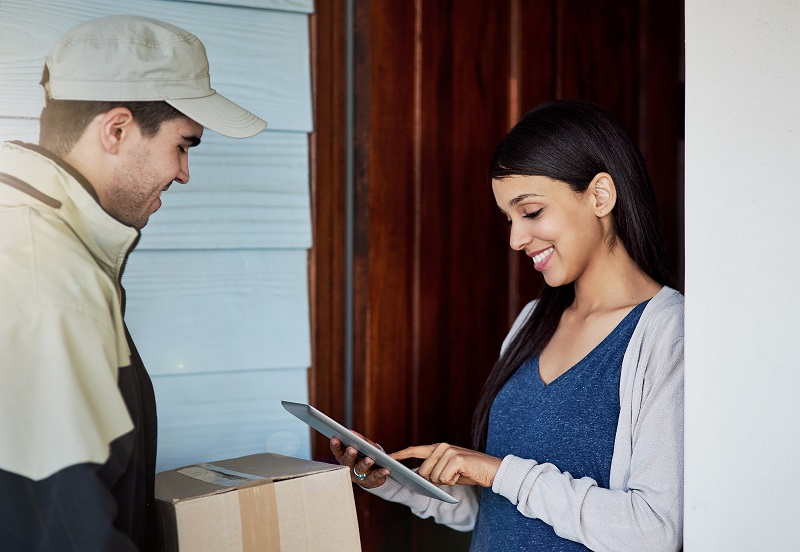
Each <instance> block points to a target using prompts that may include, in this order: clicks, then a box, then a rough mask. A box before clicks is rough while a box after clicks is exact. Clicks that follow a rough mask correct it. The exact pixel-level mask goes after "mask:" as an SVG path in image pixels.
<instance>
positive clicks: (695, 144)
mask: <svg viewBox="0 0 800 552" xmlns="http://www.w3.org/2000/svg"><path fill="white" fill-rule="evenodd" d="M799 169H800V3H799V2H797V0H759V1H754V0H691V1H687V2H686V299H687V301H686V305H687V306H686V504H685V506H686V527H685V535H686V541H685V542H686V550H688V551H690V552H694V551H702V552H706V551H723V550H724V551H740V550H741V551H755V550H764V551H770V552H772V551H784V550H785V551H795V550H800V477H798V475H797V474H798V471H800V399H799V398H798V395H800V360H799V359H800V354H798V353H799V351H798V349H797V345H798V343H800V170H799Z"/></svg>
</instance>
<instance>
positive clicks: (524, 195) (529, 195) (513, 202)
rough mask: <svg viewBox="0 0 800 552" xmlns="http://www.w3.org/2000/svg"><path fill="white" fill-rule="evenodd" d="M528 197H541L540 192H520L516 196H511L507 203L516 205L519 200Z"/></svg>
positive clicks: (511, 205)
mask: <svg viewBox="0 0 800 552" xmlns="http://www.w3.org/2000/svg"><path fill="white" fill-rule="evenodd" d="M529 197H542V196H541V195H540V194H532V193H531V194H520V195H518V196H517V197H515V198H513V199H512V200H511V201H509V202H508V205H509V206H510V207H513V206H514V205H516V204H517V203H519V202H520V201H524V200H526V199H528V198H529Z"/></svg>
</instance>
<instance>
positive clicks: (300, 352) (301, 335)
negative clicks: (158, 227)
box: [123, 250, 311, 375]
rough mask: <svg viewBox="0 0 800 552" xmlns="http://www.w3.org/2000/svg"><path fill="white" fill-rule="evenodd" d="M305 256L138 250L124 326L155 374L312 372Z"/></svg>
mask: <svg viewBox="0 0 800 552" xmlns="http://www.w3.org/2000/svg"><path fill="white" fill-rule="evenodd" d="M307 282H308V277H307V252H306V251H304V250H243V251H233V250H221V251H138V250H137V251H134V253H132V254H131V256H130V259H129V261H128V265H127V268H126V271H125V274H124V276H123V285H124V286H125V288H126V290H127V312H126V320H127V323H128V327H129V328H130V331H131V335H132V336H133V338H134V340H135V342H136V346H137V348H138V349H139V353H140V354H141V356H142V359H143V360H144V362H145V364H146V365H147V367H148V371H149V372H150V373H151V374H154V375H169V374H173V375H177V374H187V373H212V372H234V371H242V370H262V369H280V368H285V367H297V368H307V367H308V366H310V364H311V353H310V329H309V312H308V284H307Z"/></svg>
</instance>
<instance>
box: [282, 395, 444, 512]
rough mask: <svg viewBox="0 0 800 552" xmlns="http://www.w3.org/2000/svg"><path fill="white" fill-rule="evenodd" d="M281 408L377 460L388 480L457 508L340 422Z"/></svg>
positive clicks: (299, 408) (300, 407)
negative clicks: (390, 479) (387, 474)
mask: <svg viewBox="0 0 800 552" xmlns="http://www.w3.org/2000/svg"><path fill="white" fill-rule="evenodd" d="M281 404H282V405H283V407H284V408H285V409H286V410H288V411H289V413H291V414H293V415H295V416H296V417H298V418H300V419H301V420H302V421H304V422H305V423H307V424H308V425H309V426H311V427H313V428H314V429H316V430H317V431H319V432H320V433H322V434H323V435H325V436H326V437H328V438H331V437H336V438H337V439H339V440H340V441H341V442H342V443H343V444H344V445H345V446H351V447H353V448H354V449H356V450H357V451H358V452H360V453H361V454H363V455H365V456H369V457H370V458H372V459H373V460H375V464H376V465H378V466H380V467H382V468H386V469H388V470H389V471H391V474H389V477H391V478H392V479H394V480H395V481H397V482H398V483H400V484H401V485H403V486H405V487H408V488H409V489H411V490H413V491H415V492H418V493H420V494H424V495H425V496H429V497H431V498H436V499H438V500H443V501H444V502H449V503H450V504H458V500H456V499H455V498H453V497H452V496H450V495H449V494H447V493H446V492H444V491H443V490H442V489H440V488H439V487H437V486H436V485H434V484H433V483H431V482H430V481H428V480H427V479H423V478H422V477H421V476H419V475H417V474H416V473H415V472H414V471H412V470H410V469H409V468H407V467H406V466H404V465H403V464H401V463H400V462H398V461H397V460H395V459H394V458H392V457H391V456H389V455H388V454H386V453H385V452H384V451H382V450H381V449H379V448H377V447H375V446H373V445H370V444H369V442H367V441H365V440H364V439H362V438H361V437H359V436H358V435H356V434H355V433H353V432H352V431H350V430H349V429H347V428H346V427H344V426H343V425H341V424H339V423H338V422H336V421H334V420H332V419H330V418H329V417H327V416H326V415H325V414H323V413H322V412H320V411H319V410H317V409H316V408H314V407H313V406H310V405H307V404H303V403H294V402H289V401H281Z"/></svg>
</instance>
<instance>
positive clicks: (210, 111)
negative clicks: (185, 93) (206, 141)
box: [166, 93, 267, 138]
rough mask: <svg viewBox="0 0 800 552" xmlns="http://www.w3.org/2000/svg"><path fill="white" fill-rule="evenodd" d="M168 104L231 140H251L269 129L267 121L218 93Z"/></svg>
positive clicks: (173, 101)
mask: <svg viewBox="0 0 800 552" xmlns="http://www.w3.org/2000/svg"><path fill="white" fill-rule="evenodd" d="M166 102H167V103H168V104H170V105H171V106H172V107H174V108H175V109H177V110H178V111H180V112H181V113H183V114H184V115H186V116H187V117H189V118H190V119H193V120H195V121H197V122H198V123H200V124H201V125H203V126H204V127H206V128H209V129H211V130H213V131H214V132H218V133H220V134H222V135H223V136H228V137H230V138H249V137H250V136H255V135H256V134H258V133H259V132H261V131H262V130H264V129H265V128H266V127H267V122H266V121H265V120H263V119H261V118H260V117H257V116H256V115H253V114H252V113H250V112H249V111H247V110H246V109H244V108H243V107H240V106H238V105H237V104H235V103H233V102H232V101H230V100H229V99H228V98H226V97H225V96H222V95H220V94H217V93H214V94H211V95H210V96H205V97H202V98H182V99H177V100H174V99H170V100H166Z"/></svg>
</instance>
